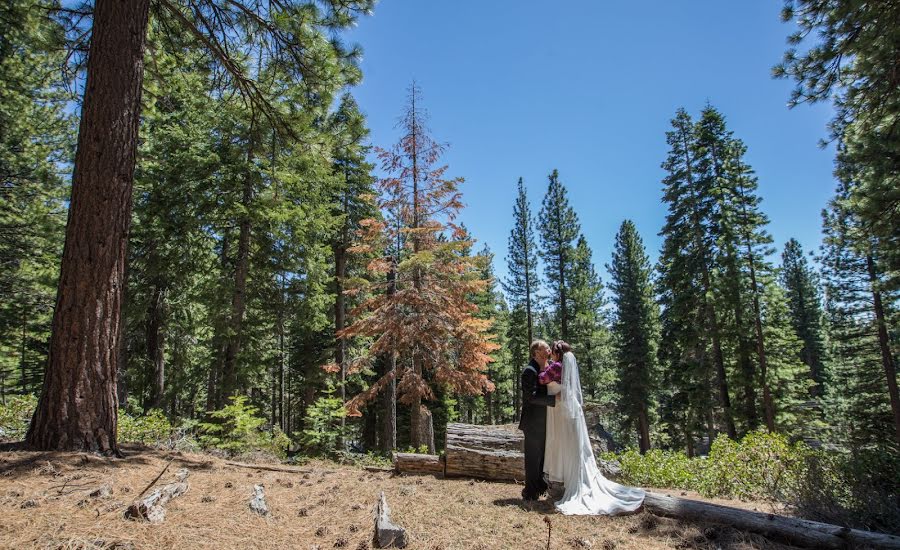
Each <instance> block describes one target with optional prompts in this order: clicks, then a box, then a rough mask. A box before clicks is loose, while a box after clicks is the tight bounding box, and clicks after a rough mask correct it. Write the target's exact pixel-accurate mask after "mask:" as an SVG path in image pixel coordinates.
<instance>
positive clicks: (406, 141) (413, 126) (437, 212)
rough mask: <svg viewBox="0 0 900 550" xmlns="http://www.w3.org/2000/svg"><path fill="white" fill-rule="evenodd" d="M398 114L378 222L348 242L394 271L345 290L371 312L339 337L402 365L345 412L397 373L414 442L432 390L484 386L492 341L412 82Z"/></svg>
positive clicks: (379, 269)
mask: <svg viewBox="0 0 900 550" xmlns="http://www.w3.org/2000/svg"><path fill="white" fill-rule="evenodd" d="M402 121H403V122H402V125H401V127H402V129H403V131H404V134H403V136H402V137H401V139H400V141H399V142H398V143H397V145H395V146H394V148H393V149H391V150H381V151H380V152H379V156H380V158H381V160H382V168H383V169H384V170H385V172H387V173H388V174H390V176H389V177H387V178H384V179H382V180H380V182H379V187H380V189H381V191H382V193H383V194H384V195H385V197H386V198H385V200H384V201H383V202H382V205H381V206H382V210H383V212H385V214H386V215H385V220H384V221H378V220H366V221H364V222H363V224H362V226H363V229H362V231H361V238H362V243H361V244H360V245H359V246H357V247H355V249H356V251H358V252H372V253H375V252H377V251H383V250H387V249H388V248H389V247H390V248H393V250H394V251H395V252H396V253H397V254H396V255H395V256H393V257H392V256H390V255H389V256H385V257H376V259H375V260H373V261H372V262H370V263H369V271H370V273H371V274H372V275H373V276H385V275H387V274H389V273H394V274H395V275H394V280H392V281H390V284H391V286H392V287H393V292H392V293H388V292H386V289H387V284H386V282H384V281H381V280H375V281H372V282H366V281H359V282H358V286H356V287H355V289H356V290H354V291H355V292H361V291H365V292H367V293H368V294H367V296H368V297H367V298H366V299H365V301H364V302H363V304H362V306H361V310H362V311H366V312H368V313H370V315H368V316H365V317H359V318H358V319H357V320H356V321H355V322H354V323H353V324H352V325H350V326H348V327H347V328H346V329H345V330H344V331H343V333H342V335H343V336H345V337H352V336H356V335H363V336H368V337H371V338H373V339H374V340H373V343H372V345H371V346H370V347H369V349H368V351H367V355H368V356H369V357H375V356H381V355H393V356H395V357H397V358H398V365H397V366H398V368H399V369H402V370H400V371H399V372H397V373H396V374H395V373H393V372H392V373H389V374H386V375H384V376H382V377H381V378H380V379H379V380H377V381H376V382H375V383H373V384H372V386H371V387H370V388H369V389H368V390H366V391H364V392H362V393H360V394H358V395H357V396H356V397H354V398H353V399H351V400H350V402H349V403H348V404H347V409H348V411H349V414H351V415H358V414H359V408H360V407H361V406H362V405H363V404H364V403H365V402H367V401H369V400H371V399H372V398H374V396H375V395H377V394H378V392H379V391H381V389H382V388H383V387H384V386H385V385H386V384H388V383H390V382H391V381H392V380H393V379H394V376H396V377H397V378H398V380H399V383H398V385H397V392H398V395H399V396H400V400H401V402H403V403H405V404H407V405H409V406H410V442H411V444H412V445H413V446H414V447H417V448H418V447H419V446H421V445H423V444H426V443H429V442H428V441H426V433H425V431H426V430H425V429H424V428H425V426H424V423H423V418H424V417H425V415H427V414H428V412H427V410H425V411H423V409H424V407H423V406H422V405H421V403H422V401H423V400H424V399H435V398H436V397H437V392H436V390H438V389H440V388H449V389H450V390H451V391H453V392H455V393H458V394H462V395H472V394H480V393H482V392H483V391H491V390H492V389H493V385H492V384H491V382H490V381H489V380H488V379H487V376H486V375H485V374H484V372H485V371H486V369H487V365H488V363H490V362H491V357H490V353H492V352H493V351H495V350H496V348H497V346H496V344H494V343H492V342H491V341H490V334H489V332H488V331H489V328H490V322H489V321H487V320H484V319H478V318H476V317H475V313H476V312H477V306H476V305H475V304H473V303H472V302H471V300H470V297H471V296H472V295H473V294H477V293H479V292H482V291H483V290H484V289H485V288H486V286H487V281H484V280H482V279H481V278H480V272H479V270H478V266H477V262H476V261H475V260H474V259H473V258H472V257H471V256H468V255H465V254H462V253H460V251H462V250H464V249H465V248H466V247H469V246H471V245H470V243H469V242H467V241H465V240H461V239H458V238H452V237H460V236H461V235H462V233H463V229H462V228H460V227H459V226H458V225H456V224H455V223H454V220H455V218H456V215H457V213H458V212H459V210H460V209H461V208H462V203H461V202H460V199H461V195H460V192H459V190H458V186H459V185H460V184H461V183H462V178H453V179H448V178H446V177H445V176H444V174H445V173H446V170H447V167H446V166H440V165H438V164H437V163H438V161H439V160H440V156H441V154H442V152H443V151H444V146H443V145H441V144H440V143H438V142H436V141H434V139H433V138H431V137H430V136H429V135H428V131H427V128H426V125H425V122H426V113H425V111H424V110H423V109H422V106H421V91H420V89H419V88H418V87H417V86H416V85H415V84H413V85H412V86H411V88H410V93H409V99H408V102H407V106H406V109H405V113H404V116H403V119H402ZM447 232H449V233H450V235H449V237H451V238H447V237H448V235H447ZM395 243H396V244H395ZM401 363H402V365H401Z"/></svg>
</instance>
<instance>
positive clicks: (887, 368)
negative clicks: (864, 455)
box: [866, 254, 900, 444]
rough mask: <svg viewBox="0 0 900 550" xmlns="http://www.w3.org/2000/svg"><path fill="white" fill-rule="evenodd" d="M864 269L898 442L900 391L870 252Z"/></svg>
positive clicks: (899, 435)
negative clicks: (872, 304) (865, 270)
mask: <svg viewBox="0 0 900 550" xmlns="http://www.w3.org/2000/svg"><path fill="white" fill-rule="evenodd" d="M866 269H867V271H868V273H869V285H870V286H871V288H872V301H873V302H874V308H875V322H876V323H877V324H878V347H879V349H880V350H881V364H882V366H883V367H884V375H885V378H887V387H888V394H889V395H890V398H891V411H892V412H893V413H894V437H896V438H897V443H898V444H900V393H898V391H897V369H896V367H895V366H894V356H893V354H892V353H891V342H890V338H889V337H888V331H887V321H886V320H885V315H884V304H883V303H882V301H881V291H879V290H878V272H877V270H876V269H875V260H874V258H873V257H872V254H867V255H866Z"/></svg>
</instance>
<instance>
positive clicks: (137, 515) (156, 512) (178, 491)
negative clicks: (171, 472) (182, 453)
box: [125, 468, 188, 523]
mask: <svg viewBox="0 0 900 550" xmlns="http://www.w3.org/2000/svg"><path fill="white" fill-rule="evenodd" d="M187 477H188V471H187V470H185V469H184V468H182V469H181V470H179V471H178V473H177V474H175V479H176V481H175V483H170V484H168V485H165V486H163V487H160V488H158V489H154V490H153V492H152V493H150V494H149V495H147V496H146V497H144V498H141V499H139V500H136V501H134V502H133V503H131V505H130V506H129V507H128V509H127V510H125V518H126V519H132V520H144V521H149V522H150V523H160V522H162V521H163V520H164V519H165V518H166V509H165V505H166V503H167V502H169V501H170V500H172V499H173V498H175V497H178V496H181V495H183V494H184V493H185V492H186V491H187V490H188V483H187Z"/></svg>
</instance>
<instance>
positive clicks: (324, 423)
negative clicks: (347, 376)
mask: <svg viewBox="0 0 900 550" xmlns="http://www.w3.org/2000/svg"><path fill="white" fill-rule="evenodd" d="M346 415H347V410H346V409H345V408H344V402H343V401H341V398H339V397H336V396H334V390H328V391H326V392H325V395H324V396H322V397H320V398H318V399H317V400H316V402H315V403H313V404H312V405H311V406H310V407H308V408H307V409H306V426H307V427H306V429H304V430H303V432H302V433H301V435H300V442H301V443H302V444H303V446H304V447H306V449H307V450H308V451H310V452H312V453H314V454H325V455H330V454H334V453H336V452H338V451H340V449H338V446H339V445H340V441H341V439H342V438H346V436H347V434H346V433H344V432H342V431H341V419H342V418H344V417H345V416H346Z"/></svg>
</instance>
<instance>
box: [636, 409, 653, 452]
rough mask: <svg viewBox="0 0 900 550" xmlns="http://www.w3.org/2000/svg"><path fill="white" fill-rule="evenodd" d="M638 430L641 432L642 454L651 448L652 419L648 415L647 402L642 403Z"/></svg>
mask: <svg viewBox="0 0 900 550" xmlns="http://www.w3.org/2000/svg"><path fill="white" fill-rule="evenodd" d="M638 430H639V432H640V447H641V454H644V453H646V452H647V451H649V450H650V420H649V418H648V415H647V404H646V403H642V404H641V411H640V412H639V413H638Z"/></svg>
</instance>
